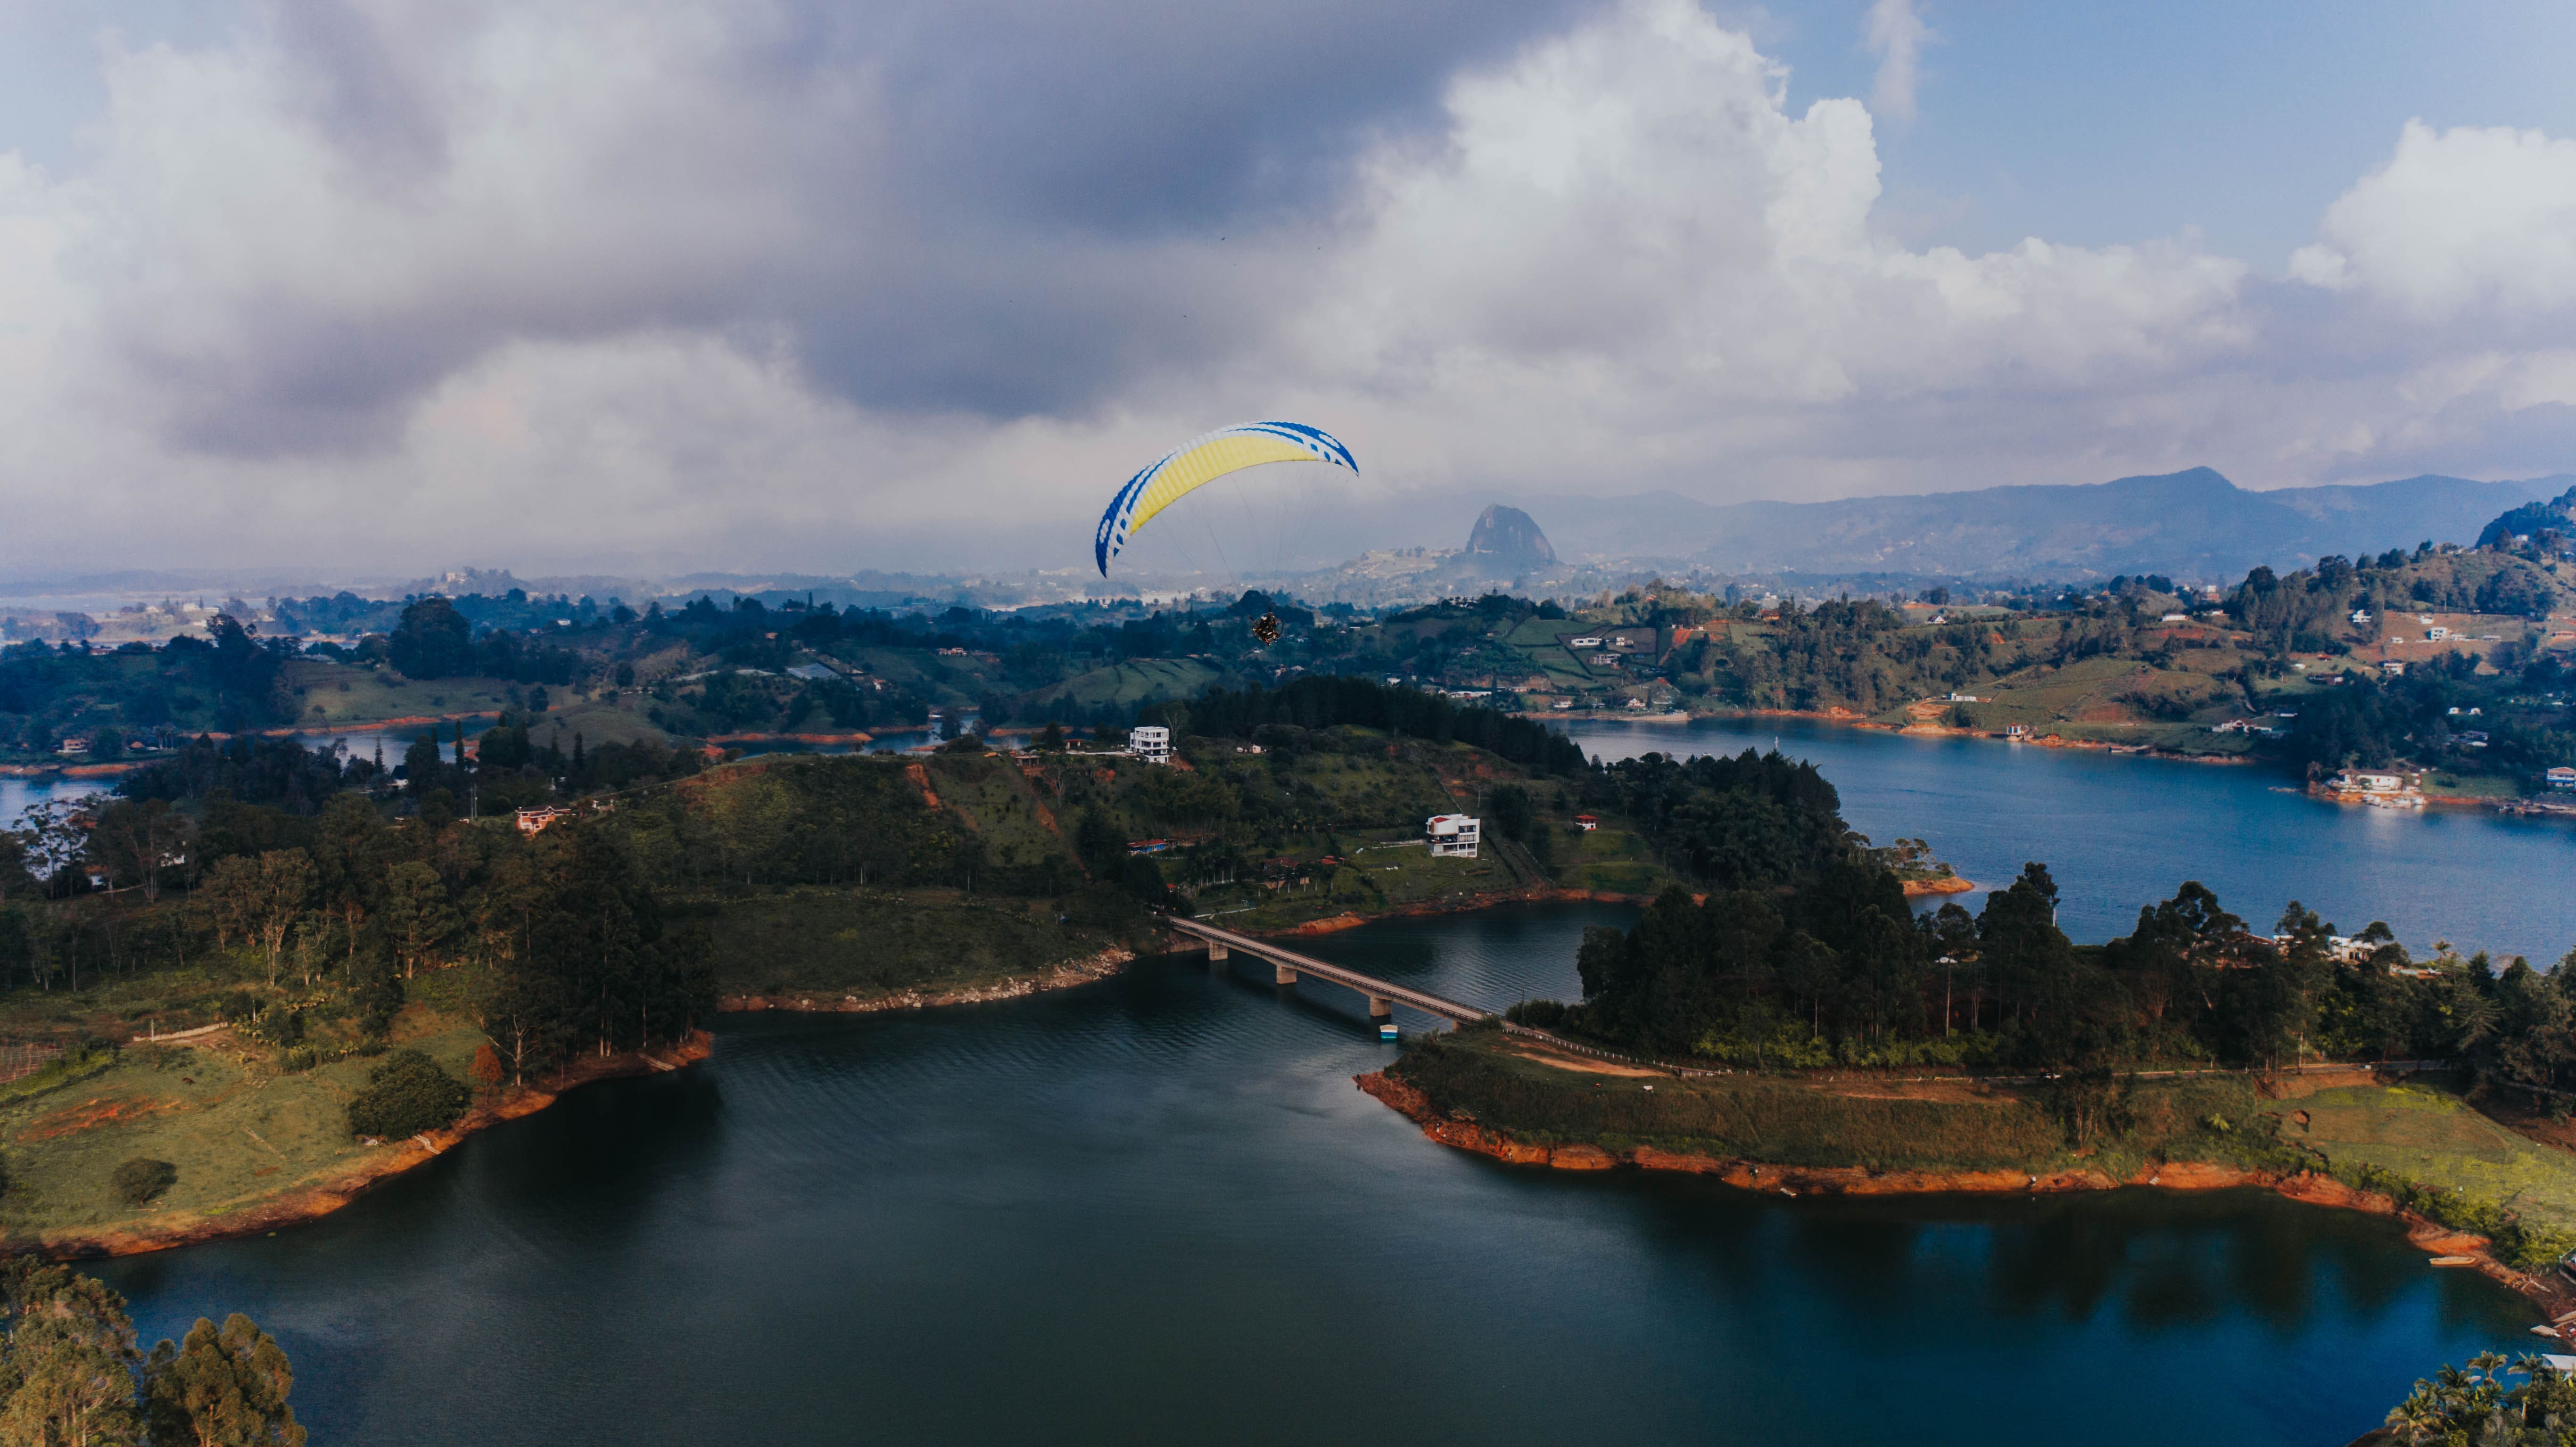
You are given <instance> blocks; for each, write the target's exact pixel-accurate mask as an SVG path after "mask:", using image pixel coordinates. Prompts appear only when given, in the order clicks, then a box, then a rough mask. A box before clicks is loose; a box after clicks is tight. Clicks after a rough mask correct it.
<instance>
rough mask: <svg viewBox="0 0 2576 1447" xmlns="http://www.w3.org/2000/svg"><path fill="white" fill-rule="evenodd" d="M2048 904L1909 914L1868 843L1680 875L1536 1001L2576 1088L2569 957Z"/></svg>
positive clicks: (1674, 1034)
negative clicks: (1708, 881) (2124, 915)
mask: <svg viewBox="0 0 2576 1447" xmlns="http://www.w3.org/2000/svg"><path fill="white" fill-rule="evenodd" d="M2056 903H2057V890H2056V885H2055V883H2054V882H2053V881H2052V880H2051V879H2050V878H2049V875H2048V871H2047V869H2046V867H2045V866H2042V865H2038V864H2032V865H2030V866H2028V867H2027V868H2026V869H2025V870H2024V871H2023V872H2022V874H2021V876H2020V877H2019V878H2018V879H2016V880H2015V881H2014V882H2013V883H2012V885H2011V886H2010V887H2009V888H2006V889H2002V890H1998V891H1995V892H1994V893H1992V894H1990V895H1989V896H1988V897H1987V900H1986V904H1985V907H1984V909H1983V910H1982V911H1981V912H1979V913H1978V914H1976V915H1973V916H1971V915H1970V914H1969V913H1968V912H1967V911H1966V910H1963V909H1961V908H1959V907H1958V906H1956V905H1945V906H1943V907H1942V908H1941V909H1940V910H1939V911H1938V912H1936V913H1934V914H1932V915H1929V916H1922V917H1916V916H1913V915H1912V914H1911V913H1910V912H1909V911H1908V910H1907V908H1906V905H1905V899H1904V895H1903V891H1902V888H1901V887H1900V886H1899V885H1898V884H1897V882H1896V881H1895V879H1894V878H1893V876H1891V875H1888V874H1887V873H1886V872H1885V871H1883V870H1881V869H1879V868H1878V867H1876V865H1875V864H1874V863H1873V862H1871V861H1869V860H1867V859H1866V858H1864V857H1854V858H1851V859H1847V860H1843V861H1838V862H1836V863H1834V864H1832V865H1829V866H1827V867H1826V868H1825V869H1823V870H1821V871H1819V872H1817V873H1816V874H1814V875H1812V876H1808V877H1804V878H1801V879H1798V880H1797V881H1796V882H1794V883H1793V884H1791V885H1788V886H1786V887H1785V888H1781V887H1773V888H1733V889H1719V890H1715V891H1712V892H1711V893H1710V894H1708V895H1707V896H1706V898H1705V900H1704V901H1702V902H1698V903H1694V902H1693V901H1692V900H1691V899H1690V898H1688V897H1687V896H1684V895H1681V894H1679V893H1673V894H1669V895H1667V896H1666V897H1665V898H1663V899H1661V900H1659V901H1657V903H1656V904H1655V905H1654V906H1653V907H1652V908H1650V909H1649V910H1648V911H1647V914H1646V916H1645V918H1644V919H1642V920H1641V921H1640V922H1639V923H1638V925H1637V926H1636V927H1635V928H1634V929H1630V930H1625V931H1621V930H1595V931H1593V932H1592V933H1591V934H1590V935H1588V936H1587V938H1586V939H1585V942H1584V946H1583V952H1582V957H1581V961H1580V964H1581V973H1582V978H1583V984H1584V1000H1583V1003H1582V1004H1581V1005H1579V1006H1573V1007H1565V1006H1546V1005H1542V1006H1538V1007H1534V1009H1533V1011H1532V1018H1534V1019H1540V1021H1541V1023H1544V1022H1545V1020H1550V1019H1552V1020H1556V1021H1559V1022H1561V1023H1563V1024H1566V1025H1568V1026H1569V1027H1571V1028H1575V1029H1580V1030H1584V1031H1588V1032H1590V1033H1593V1034H1595V1035H1598V1036H1600V1037H1601V1038H1604V1039H1607V1040H1612V1041H1617V1042H1621V1043H1624V1044H1627V1045H1630V1046H1633V1047H1635V1048H1638V1049H1642V1050H1646V1051H1649V1052H1654V1053H1659V1054H1672V1055H1692V1054H1696V1055H1702V1056H1710V1057H1715V1058H1719V1059H1726V1060H1735V1061H1742V1062H1745V1063H1755V1064H1771V1065H1822V1064H1831V1063H1846V1064H1891V1063H1904V1062H1909V1061H1916V1060H1949V1061H1954V1062H1970V1063H1984V1062H1992V1063H2003V1064H2011V1065H2016V1066H2022V1067H2027V1068H2046V1069H2059V1068H2068V1067H2075V1068H2089V1067H2095V1066H2110V1065H2126V1064H2139V1063H2145V1062H2163V1063H2169V1064H2195V1063H2199V1064H2205V1063H2218V1064H2224V1065H2231V1066H2244V1067H2255V1068H2266V1069H2268V1068H2274V1067H2277V1066H2280V1065H2282V1064H2285V1063H2291V1062H2293V1061H2295V1060H2296V1059H2298V1058H2299V1057H2301V1056H2302V1055H2305V1054H2317V1055H2322V1056H2325V1057H2327V1058H2333V1059H2354V1060H2374V1059H2460V1060H2463V1061H2465V1062H2467V1063H2468V1064H2469V1065H2470V1066H2471V1067H2472V1068H2473V1069H2475V1070H2476V1071H2477V1072H2478V1073H2479V1074H2480V1075H2481V1076H2482V1077H2483V1078H2485V1079H2487V1080H2489V1081H2491V1082H2493V1083H2495V1084H2497V1085H2500V1086H2503V1087H2507V1088H2510V1089H2515V1090H2520V1091H2524V1092H2526V1093H2528V1094H2530V1095H2532V1096H2534V1097H2535V1098H2542V1097H2546V1096H2547V1095H2548V1093H2549V1092H2563V1091H2566V1090H2567V1089H2568V1087H2569V1086H2570V1085H2571V1084H2576V989H2571V985H2576V971H2567V970H2560V971H2552V972H2548V973H2543V972H2540V971H2535V970H2533V969H2532V968H2531V967H2530V966H2529V965H2528V964H2526V963H2524V962H2522V961H2519V960H2517V961H2515V962H2513V963H2512V964H2511V965H2510V966H2508V967H2507V968H2506V969H2504V970H2502V971H2501V972H2499V971H2496V970H2494V969H2492V968H2491V965H2490V962H2489V961H2488V960H2487V959H2486V958H2485V957H2484V956H2475V957H2471V958H2468V959H2460V958H2458V957H2455V956H2450V955H2447V954H2446V955H2443V956H2441V957H2438V958H2436V959H2433V960H2430V961H2421V962H2419V961H2416V960H2414V959H2411V958H2410V957H2409V956H2408V955H2407V952H2406V950H2405V948H2404V947H2403V946H2401V945H2399V944H2398V943H2397V942H2396V941H2395V940H2394V939H2393V938H2392V937H2391V936H2390V934H2389V932H2388V929H2387V927H2386V926H2385V925H2380V924H2374V925H2372V926H2371V927H2370V928H2369V929H2368V930H2366V931H2364V932H2363V934H2362V935H2361V936H2360V937H2359V948H2358V949H2339V948H2338V947H2336V946H2335V944H2334V943H2333V941H2334V936H2335V930H2334V926H2333V925H2332V924H2330V923H2328V922H2326V921H2324V920H2321V919H2319V918H2318V917H2317V916H2316V914H2315V913H2314V912H2313V911H2310V910H2307V909H2304V908H2302V907H2301V906H2300V905H2298V904H2297V903H2296V902H2295V901H2294V902H2293V903H2292V904H2291V905H2290V906H2289V908H2288V910H2287V911H2286V912H2285V913H2284V914H2283V915H2282V917H2281V919H2280V921H2279V923H2278V924H2277V926H2276V930H2277V934H2273V935H2265V934H2259V933H2256V932H2253V931H2252V930H2249V929H2248V928H2247V926H2246V924H2245V922H2244V921H2243V920H2241V919H2239V918H2237V917H2236V916H2235V915H2233V914H2230V913H2228V912H2227V911H2226V910H2225V909H2224V908H2223V907H2221V905H2220V903H2219V901H2218V899H2217V898H2216V896H2214V895H2213V894H2211V893H2210V892H2209V891H2208V890H2207V889H2205V888H2203V887H2202V886H2201V885H2199V884H2198V883H2185V884H2184V885H2183V886H2182V887H2181V888H2180V889H2179V890H2177V891H2176V892H2175V894H2174V896H2173V897H2172V898H2171V899H2168V900H2165V901H2163V902H2162V903H2160V904H2156V905H2152V906H2148V907H2146V908H2144V909H2142V910H2140V911H2139V917H2138V925H2137V928H2136V929H2135V930H2134V931H2133V932H2131V933H2130V934H2128V935H2126V936H2124V937H2122V938H2119V939H2115V940H2112V941H2111V942H2109V943H2108V944H2104V945H2098V946H2080V945H2076V944H2074V943H2073V942H2071V941H2069V940H2068V939H2067V937H2066V936H2065V934H2064V933H2063V932H2061V931H2060V930H2059V929H2058V928H2057V925H2056V923H2055V915H2056ZM1542 1017H1543V1018H1542Z"/></svg>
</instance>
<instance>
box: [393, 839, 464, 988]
mask: <svg viewBox="0 0 2576 1447" xmlns="http://www.w3.org/2000/svg"><path fill="white" fill-rule="evenodd" d="M462 922H463V921H462V920H460V919H459V918H458V916H457V913H456V910H455V907H454V906H452V905H450V904H449V903H448V902H447V884H446V882H445V881H443V880H441V879H440V878H439V877H438V871H437V870H436V869H433V868H431V867H430V866H429V865H426V864H423V863H421V862H419V861H418V860H406V861H404V862H403V863H400V864H397V865H394V866H393V867H392V868H390V869H388V870H386V871H385V908H384V923H385V933H386V935H387V936H388V937H389V938H390V939H392V941H393V944H394V955H395V958H396V959H398V960H399V961H401V963H402V973H403V978H404V979H406V980H408V979H410V978H412V977H413V975H414V974H416V973H417V972H418V971H419V969H420V966H421V963H422V962H423V961H424V960H427V959H428V958H429V957H430V956H431V955H432V954H433V953H435V952H436V951H437V949H438V947H439V946H440V945H443V944H445V943H446V942H447V939H448V937H449V936H450V935H453V934H455V933H456V930H457V926H458V925H459V924H461V923H462Z"/></svg>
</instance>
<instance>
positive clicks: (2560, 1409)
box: [2362, 514, 2576, 1447]
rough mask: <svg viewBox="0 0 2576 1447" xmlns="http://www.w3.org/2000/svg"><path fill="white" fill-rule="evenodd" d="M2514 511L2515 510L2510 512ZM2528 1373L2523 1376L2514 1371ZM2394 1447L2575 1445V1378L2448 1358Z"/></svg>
mask: <svg viewBox="0 0 2576 1447" xmlns="http://www.w3.org/2000/svg"><path fill="white" fill-rule="evenodd" d="M2507 516H2508V517H2509V516H2511V514H2507ZM2511 1377H2522V1378H2525V1380H2523V1381H2519V1382H2516V1381H2510V1380H2508V1378H2511ZM2384 1431H2385V1434H2386V1435H2385V1437H2384V1438H2382V1437H2381V1435H2380V1434H2378V1433H2374V1434H2372V1435H2371V1436H2369V1437H2365V1438H2363V1439H2362V1440H2363V1441H2365V1442H2368V1441H2375V1440H2385V1441H2387V1442H2388V1443H2389V1444H2391V1447H2452V1444H2454V1443H2457V1444H2460V1447H2468V1444H2472V1443H2474V1444H2476V1447H2570V1444H2576V1382H2572V1381H2570V1380H2569V1379H2568V1378H2567V1376H2566V1374H2565V1373H2563V1372H2561V1371H2559V1370H2558V1369H2557V1368H2555V1367H2553V1366H2551V1365H2550V1364H2549V1363H2548V1362H2546V1361H2544V1360H2542V1359H2541V1358H2540V1357H2539V1356H2537V1355H2531V1356H2525V1357H2524V1358H2523V1359H2522V1360H2520V1361H2518V1362H2515V1363H2513V1364H2512V1365H2511V1366H2507V1365H2506V1364H2505V1359H2504V1354H2503V1353H2502V1352H2480V1353H2478V1354H2477V1355H2476V1356H2474V1357H2471V1358H2469V1364H2468V1366H2467V1367H2465V1368H2462V1367H2455V1366H2451V1365H2448V1364H2445V1365H2444V1366H2443V1367H2442V1369H2441V1370H2440V1371H2438V1372H2436V1373H2434V1374H2433V1378H2432V1380H2430V1381H2419V1382H2417V1383H2416V1384H2415V1390H2413V1391H2412V1392H2409V1393H2407V1395H2406V1400H2405V1401H2402V1402H2400V1403H2398V1404H2397V1405H2396V1406H2394V1407H2391V1408H2389V1409H2388V1420H2387V1422H2386V1424H2385V1427H2384Z"/></svg>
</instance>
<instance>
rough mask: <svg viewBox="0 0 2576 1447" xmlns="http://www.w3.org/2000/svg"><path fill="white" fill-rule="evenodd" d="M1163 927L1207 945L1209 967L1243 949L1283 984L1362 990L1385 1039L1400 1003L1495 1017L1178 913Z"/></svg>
mask: <svg viewBox="0 0 2576 1447" xmlns="http://www.w3.org/2000/svg"><path fill="white" fill-rule="evenodd" d="M1164 923H1165V924H1167V925H1169V926H1170V927H1171V930H1172V933H1173V934H1175V935H1178V936H1179V937H1181V938H1182V939H1184V940H1187V941H1191V942H1193V943H1198V944H1204V945H1206V946H1207V952H1208V963H1209V964H1210V965H1220V964H1223V963H1224V962H1225V961H1226V959H1227V957H1228V956H1230V955H1231V954H1232V953H1234V952H1235V951H1237V950H1240V951H1242V952H1243V953H1245V954H1247V955H1251V956H1253V957H1254V958H1256V959H1263V960H1268V961H1269V962H1270V965H1271V968H1272V969H1273V971H1275V974H1274V975H1273V978H1274V979H1276V980H1277V981H1278V982H1279V983H1280V984H1283V985H1293V984H1295V983H1297V977H1298V976H1299V975H1307V976H1311V977H1313V978H1315V979H1318V980H1322V981H1324V982H1325V983H1327V984H1334V985H1340V986H1342V987H1343V988H1344V989H1350V990H1357V991H1359V992H1360V993H1361V994H1362V995H1365V996H1367V997H1368V1002H1369V1019H1370V1020H1371V1021H1372V1022H1374V1023H1375V1024H1376V1025H1377V1033H1378V1038H1379V1039H1382V1040H1392V1039H1394V1038H1395V1007H1396V1006H1398V1005H1404V1006H1407V1007H1409V1008H1412V1009H1415V1010H1419V1011H1421V1012H1422V1013H1423V1014H1425V1015H1436V1016H1438V1017H1440V1018H1441V1019H1443V1020H1447V1021H1450V1022H1451V1023H1453V1024H1459V1025H1472V1024H1474V1023H1475V1022H1477V1021H1479V1020H1491V1019H1493V1018H1494V1012H1493V1011H1491V1010H1487V1009H1482V1008H1480V1007H1478V1006H1475V1005H1462V1004H1460V1003H1458V1002H1457V1001H1455V1000H1452V999H1448V998H1446V997H1444V996H1440V995H1435V994H1432V993H1431V992H1430V991H1428V990H1416V989H1412V988H1410V987H1408V986H1404V985H1399V984H1397V983H1395V982H1394V981H1392V980H1381V979H1379V978H1377V977H1376V976H1375V975H1363V974H1361V973H1360V972H1359V971H1357V970H1352V969H1345V968H1343V967H1342V966H1340V965H1333V964H1326V963H1325V962H1324V961H1322V960H1319V959H1316V958H1315V957H1314V956H1312V955H1301V954H1299V953H1297V952H1296V951H1295V950H1290V949H1282V948H1281V947H1280V946H1278V945H1275V944H1272V943H1271V942H1270V941H1268V940H1260V939H1254V938H1253V937H1252V936H1250V935H1241V934H1236V933H1235V932H1234V931H1232V930H1228V929H1219V928H1217V927H1216V926H1215V925H1212V924H1201V923H1200V922H1199V921H1197V920H1194V919H1183V918H1181V917H1179V916H1177V915H1175V916H1172V917H1170V918H1168V919H1166V920H1165V921H1164Z"/></svg>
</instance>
